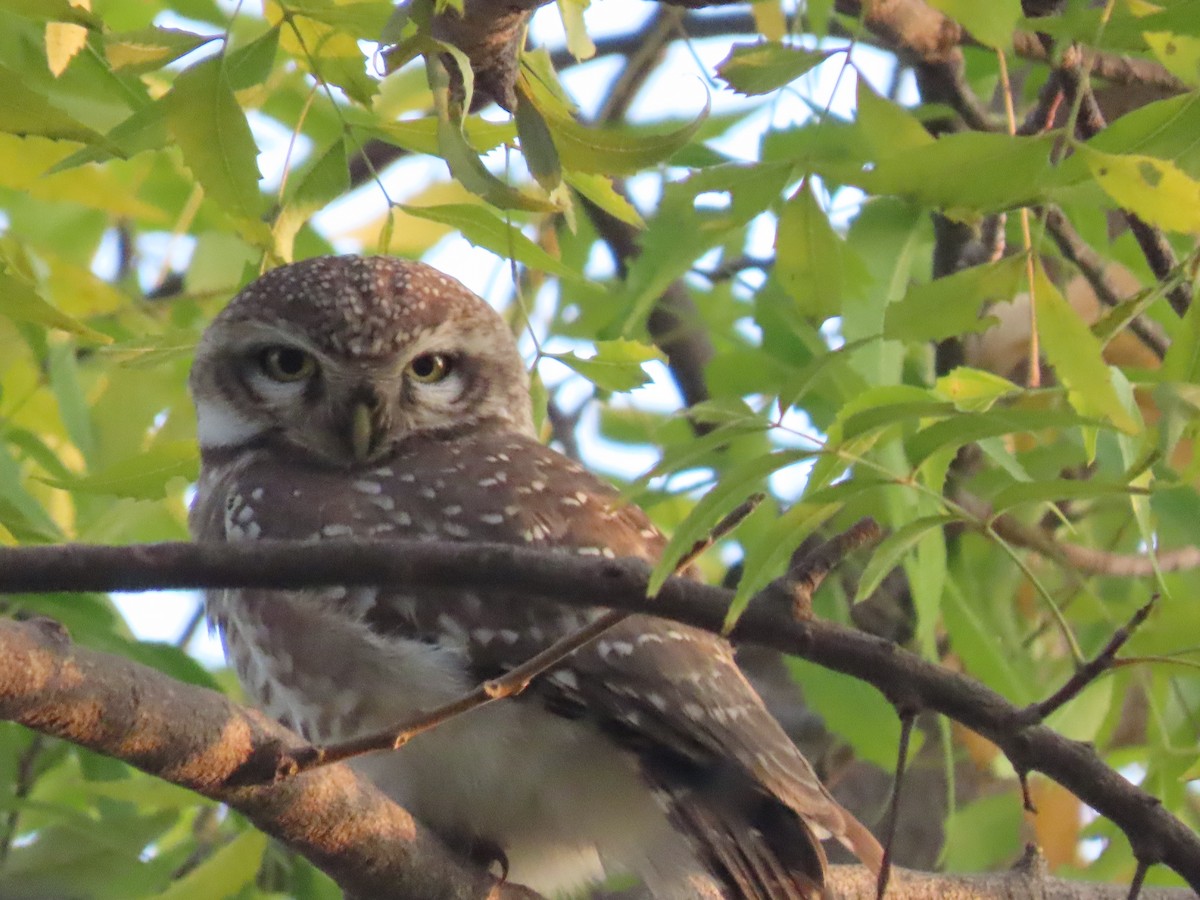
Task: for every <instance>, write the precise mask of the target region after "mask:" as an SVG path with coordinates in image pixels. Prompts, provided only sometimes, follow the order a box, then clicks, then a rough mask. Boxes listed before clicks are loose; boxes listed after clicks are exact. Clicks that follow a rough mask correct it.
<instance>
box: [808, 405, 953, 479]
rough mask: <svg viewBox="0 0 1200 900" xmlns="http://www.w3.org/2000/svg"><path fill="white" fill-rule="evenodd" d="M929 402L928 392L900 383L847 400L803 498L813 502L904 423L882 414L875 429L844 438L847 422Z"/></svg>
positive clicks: (857, 428)
mask: <svg viewBox="0 0 1200 900" xmlns="http://www.w3.org/2000/svg"><path fill="white" fill-rule="evenodd" d="M931 399H932V394H931V392H930V391H927V390H924V389H922V388H918V387H913V386H911V385H902V384H901V385H885V386H883V387H872V388H868V389H866V390H865V391H863V392H861V393H859V394H857V395H856V396H854V397H853V398H852V399H850V400H848V401H847V402H846V403H845V404H843V406H842V408H841V409H840V410H838V413H837V417H836V418H835V419H834V421H833V422H832V423H830V425H829V427H828V428H827V429H826V435H827V439H826V442H825V450H824V452H823V453H822V454H821V455H820V457H819V458H818V459H817V462H816V465H814V466H813V470H812V473H811V474H810V475H809V479H808V485H807V486H806V487H805V489H804V490H805V499H806V500H809V501H811V500H813V498H814V495H815V494H816V492H819V491H821V490H823V489H824V488H826V487H827V486H828V485H829V484H830V483H831V482H832V481H833V480H834V479H835V478H836V477H837V476H838V475H839V474H840V473H841V472H842V471H843V470H844V469H845V468H846V467H847V466H848V465H851V464H852V463H853V462H855V461H856V460H857V459H858V457H860V456H861V455H862V454H864V453H866V452H867V451H868V450H869V449H871V448H872V447H873V446H875V445H876V444H877V443H878V442H879V441H880V440H881V439H883V438H884V437H885V434H887V433H889V431H890V432H894V433H895V434H898V433H899V429H897V428H895V427H894V426H895V425H896V424H901V425H903V424H905V423H906V421H907V420H906V419H905V418H903V417H900V418H898V417H896V416H887V414H886V412H885V413H882V415H883V416H884V419H883V420H882V421H881V422H879V424H878V425H877V426H875V427H870V428H867V429H864V428H862V427H856V429H855V436H854V437H853V438H852V439H847V438H846V436H845V427H846V422H847V421H848V420H850V419H852V418H854V417H855V416H858V415H863V414H870V415H881V413H879V412H878V411H879V410H888V409H895V408H897V407H908V405H909V404H914V403H915V404H918V405H924V404H927V403H929V402H930V400H931ZM859 421H860V422H861V421H862V420H859ZM914 424H915V423H914Z"/></svg>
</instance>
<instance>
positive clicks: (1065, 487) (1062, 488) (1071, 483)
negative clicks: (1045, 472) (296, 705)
mask: <svg viewBox="0 0 1200 900" xmlns="http://www.w3.org/2000/svg"><path fill="white" fill-rule="evenodd" d="M1131 493H1144V491H1143V490H1141V489H1140V488H1135V487H1131V486H1130V485H1128V484H1126V483H1125V482H1124V481H1113V480H1110V479H1104V478H1089V479H1087V480H1080V479H1078V478H1059V479H1055V480H1053V481H1031V482H1020V483H1018V484H1010V485H1008V486H1007V487H1005V488H1003V489H1001V490H999V491H997V492H996V494H995V496H993V497H992V498H991V503H992V510H993V512H994V513H995V514H996V515H999V514H1000V513H1002V512H1005V511H1007V510H1009V509H1012V508H1013V507H1014V506H1021V505H1022V504H1025V503H1050V502H1052V501H1056V500H1094V499H1096V498H1098V497H1124V496H1127V495H1129V494H1131Z"/></svg>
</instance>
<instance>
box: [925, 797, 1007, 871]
mask: <svg viewBox="0 0 1200 900" xmlns="http://www.w3.org/2000/svg"><path fill="white" fill-rule="evenodd" d="M1023 817H1024V813H1023V812H1022V810H1021V801H1020V798H1019V797H1014V796H1013V795H1012V794H1010V793H1002V794H995V795H993V796H990V797H982V798H980V799H978V800H973V801H971V802H970V803H969V804H967V805H966V806H965V807H962V808H961V809H958V810H955V812H954V813H953V815H951V816H950V818H949V820H948V821H947V822H946V826H945V828H946V846H945V848H944V849H943V851H942V863H943V865H945V867H946V870H947V871H950V872H984V871H987V870H989V869H993V868H996V867H998V866H1005V865H1010V864H1011V863H1012V861H1013V860H1014V859H1016V858H1017V856H1019V855H1020V852H1021V826H1022V821H1023Z"/></svg>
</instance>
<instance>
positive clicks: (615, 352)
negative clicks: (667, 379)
mask: <svg viewBox="0 0 1200 900" xmlns="http://www.w3.org/2000/svg"><path fill="white" fill-rule="evenodd" d="M545 355H546V356H547V357H549V358H550V359H557V360H558V361H559V362H560V363H562V364H563V365H565V366H568V367H570V368H571V369H574V370H575V371H576V372H578V373H579V374H580V375H582V376H583V377H584V378H586V379H587V380H588V381H590V382H592V384H594V385H596V387H599V388H602V389H603V390H606V391H631V390H633V389H634V388H638V387H641V386H642V385H643V384H646V383H647V382H649V381H650V376H649V375H648V374H647V373H646V370H645V369H644V368H643V365H644V364H645V363H647V362H650V361H651V360H659V361H662V360H664V359H665V358H666V357H664V356H663V353H662V351H661V350H659V349H658V348H657V347H654V346H652V345H650V344H642V343H639V342H637V341H629V340H625V339H624V338H618V339H617V340H612V341H597V342H596V352H595V354H594V355H592V356H590V357H588V358H587V359H583V358H581V357H579V356H578V355H577V354H576V353H575V352H574V351H572V352H569V353H547V354H545Z"/></svg>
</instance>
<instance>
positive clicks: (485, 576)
mask: <svg viewBox="0 0 1200 900" xmlns="http://www.w3.org/2000/svg"><path fill="white" fill-rule="evenodd" d="M648 574H649V570H648V567H647V566H646V565H645V564H644V563H642V562H640V561H636V560H616V561H612V560H603V559H592V558H585V557H575V556H572V555H569V554H564V553H554V552H544V551H542V552H539V551H533V550H529V549H526V548H524V547H516V546H511V545H489V544H464V543H458V542H446V543H407V542H399V541H397V542H375V543H353V542H341V541H328V542H325V543H322V544H318V545H313V544H306V543H299V542H297V543H291V542H287V543H285V542H273V541H254V542H247V543H235V544H155V545H144V546H132V547H103V546H84V545H67V546H58V547H25V548H3V549H0V592H4V593H18V592H27V591H62V590H89V591H114V590H124V591H129V590H142V589H149V588H199V587H235V586H243V587H275V588H302V587H315V586H318V585H331V584H341V585H346V586H359V585H372V584H391V583H404V584H406V585H408V586H410V587H414V588H415V587H420V586H425V585H437V586H439V587H454V588H476V589H485V588H487V587H489V586H493V585H495V584H497V583H503V584H505V585H506V586H507V587H508V588H509V589H510V590H513V591H517V592H522V593H528V594H531V595H534V596H540V597H546V598H549V599H553V600H556V601H558V602H561V603H567V604H570V605H579V606H585V605H593V604H595V603H596V601H597V600H598V599H602V601H603V604H604V605H605V606H608V607H611V608H614V609H624V610H634V611H640V612H647V611H649V612H653V613H654V614H655V615H660V616H664V617H666V618H671V619H676V620H678V621H681V622H686V623H689V624H692V625H696V626H698V627H701V628H705V629H707V630H710V631H716V632H719V631H720V630H721V627H722V625H723V623H724V619H725V614H726V612H727V609H728V605H729V602H730V600H731V597H732V594H731V592H730V591H727V590H724V589H722V588H717V587H712V586H709V585H705V584H700V583H697V582H693V581H688V580H686V579H672V580H670V581H668V582H667V584H666V585H665V586H664V587H663V589H662V591H661V592H660V593H659V594H658V596H657V597H656V598H654V599H653V600H647V599H646V597H645V591H646V580H647V576H648ZM9 627H28V626H9ZM732 638H733V639H734V640H735V641H746V642H751V643H757V644H762V645H764V646H768V647H773V648H775V649H778V650H782V651H784V652H787V653H792V654H795V655H797V656H801V657H804V658H806V659H809V660H811V661H813V662H816V663H818V664H820V665H822V666H824V667H826V668H828V669H831V670H833V671H838V672H842V673H844V674H847V675H851V676H853V677H855V678H858V679H860V680H863V681H866V682H868V683H870V684H873V685H874V686H875V687H877V688H878V689H879V690H880V691H881V692H883V693H884V694H885V696H887V697H888V699H889V700H891V701H892V703H894V704H895V705H897V706H898V707H900V708H903V709H908V710H914V711H918V710H933V711H936V712H940V713H942V714H943V715H946V716H949V717H950V718H952V719H954V720H955V721H957V722H960V723H961V724H963V725H965V726H967V727H968V728H970V729H972V730H973V731H976V732H978V733H979V734H981V735H983V736H984V737H986V738H987V739H988V740H990V741H992V742H993V743H994V744H996V745H997V746H998V747H1000V749H1001V750H1002V751H1003V752H1004V753H1005V754H1006V755H1007V756H1008V757H1009V758H1010V759H1011V760H1012V762H1013V764H1014V766H1015V767H1016V768H1017V770H1018V771H1039V772H1042V773H1044V774H1046V775H1048V776H1049V777H1050V778H1052V779H1053V780H1054V781H1057V782H1058V783H1059V784H1061V785H1063V786H1064V787H1066V788H1067V789H1068V790H1070V791H1071V792H1072V793H1074V794H1075V795H1076V796H1077V797H1079V798H1080V799H1081V800H1083V801H1084V802H1085V803H1087V804H1088V805H1089V806H1091V807H1092V808H1093V809H1095V810H1096V811H1097V812H1099V813H1100V814H1101V815H1104V816H1105V817H1107V818H1109V819H1111V820H1112V821H1113V822H1114V823H1115V824H1116V825H1117V826H1118V827H1119V828H1120V829H1121V830H1122V831H1123V832H1124V833H1125V835H1126V836H1127V838H1128V839H1129V841H1130V843H1131V844H1132V846H1133V849H1134V853H1135V855H1136V856H1137V858H1138V859H1139V860H1143V861H1149V862H1152V863H1156V862H1157V863H1162V864H1164V865H1167V866H1169V867H1170V868H1171V869H1173V870H1174V871H1175V872H1177V873H1178V874H1179V875H1181V876H1182V877H1183V878H1184V879H1185V880H1187V882H1188V883H1189V884H1190V885H1191V886H1192V887H1193V888H1194V889H1197V888H1200V838H1198V837H1197V835H1196V834H1195V833H1194V832H1193V831H1192V830H1191V829H1189V828H1188V827H1187V826H1186V825H1184V824H1183V823H1182V822H1180V821H1179V820H1178V819H1177V818H1175V817H1174V816H1173V815H1171V814H1170V813H1169V812H1167V811H1166V810H1165V809H1164V808H1163V806H1162V804H1161V803H1159V802H1158V801H1157V800H1156V799H1155V798H1154V797H1152V796H1150V795H1149V794H1147V793H1146V792H1144V791H1142V790H1141V789H1140V788H1138V787H1137V786H1136V785H1133V784H1131V783H1130V782H1129V781H1128V780H1126V779H1125V778H1123V777H1122V776H1121V775H1120V774H1119V773H1117V772H1116V771H1114V770H1113V769H1111V768H1110V767H1108V766H1107V765H1105V763H1104V762H1103V761H1102V760H1101V759H1100V757H1099V755H1098V754H1097V753H1096V751H1095V750H1094V749H1093V748H1092V747H1091V746H1090V745H1088V744H1083V743H1079V742H1076V741H1070V740H1068V739H1066V738H1064V737H1063V736H1061V735H1059V734H1057V733H1056V732H1054V731H1053V730H1052V729H1050V728H1048V727H1046V726H1045V725H1043V724H1041V723H1040V722H1038V721H1036V716H1031V715H1030V713H1029V711H1028V710H1021V709H1018V708H1017V707H1015V706H1013V705H1012V704H1011V703H1009V702H1008V701H1007V700H1005V699H1004V698H1003V697H1001V696H1000V695H999V694H997V693H995V692H994V691H992V690H990V689H989V688H987V687H985V686H984V685H982V684H979V683H978V682H976V681H974V680H972V679H970V678H967V677H965V676H963V675H959V674H957V673H954V672H952V671H949V670H947V669H944V668H942V667H940V666H937V665H934V664H932V663H929V662H926V661H925V660H922V659H920V658H919V657H917V656H915V655H913V654H911V653H908V652H906V651H904V650H902V649H900V648H898V647H896V646H895V645H894V644H892V643H890V642H887V641H884V640H880V639H878V638H874V637H871V636H868V635H865V634H862V633H860V632H857V631H854V630H852V629H848V628H845V627H843V626H840V625H836V624H832V623H827V622H819V621H800V620H797V619H796V618H795V617H794V616H793V615H792V613H791V610H790V609H789V608H786V607H785V605H784V604H779V603H770V602H762V601H755V602H752V603H751V604H750V607H749V608H748V609H747V611H746V613H745V614H744V615H743V616H742V618H741V619H740V620H739V621H738V624H737V627H736V628H735V629H734V631H733V634H732ZM0 658H3V659H5V660H12V659H13V657H12V656H11V655H10V654H9V655H5V654H0ZM47 665H48V663H47V661H46V658H45V657H43V658H42V660H41V661H40V662H39V663H37V664H36V665H35V664H33V663H30V662H22V663H21V664H19V665H16V666H9V667H6V669H9V668H11V669H14V671H6V672H5V674H4V676H3V677H4V679H5V680H4V681H0V684H3V685H5V689H4V690H3V691H0V697H8V696H9V694H10V693H11V688H9V687H7V686H8V685H9V684H11V683H13V681H14V679H15V682H16V683H17V684H18V685H19V686H20V687H21V689H22V693H21V696H23V697H24V700H25V702H26V703H28V702H30V699H31V697H33V698H34V699H36V694H37V693H38V691H39V690H46V689H48V688H50V687H53V678H51V677H49V676H43V675H41V672H44V671H45V670H46V668H47ZM129 665H132V664H129ZM30 670H37V671H34V672H33V673H32V675H31V673H30ZM55 671H57V670H55ZM64 671H69V672H71V673H75V674H73V678H72V681H71V684H69V685H67V686H66V687H67V689H68V696H69V689H70V687H71V686H74V687H76V688H78V687H79V684H80V678H79V677H78V674H77V673H78V671H79V668H78V666H75V667H72V668H70V669H69V670H68V669H64ZM100 674H102V673H100V672H97V676H98V677H99V675H100ZM39 676H40V677H39ZM31 678H32V681H31V680H30V679H31ZM31 691H32V693H31ZM121 702H123V703H124V704H125V705H126V706H128V705H129V704H130V701H129V699H128V697H126V699H125V700H124V701H121ZM162 702H166V701H165V700H163V701H162ZM172 702H173V703H177V701H175V700H174V699H172ZM76 706H77V708H79V709H80V710H82V709H90V710H93V712H94V709H95V707H94V706H87V705H86V704H83V703H77V704H76ZM39 708H40V709H41V712H40V713H37V714H34V715H32V716H31V715H29V714H27V713H25V712H24V711H23V710H22V709H21V707H20V705H17V706H15V707H14V705H13V704H12V701H11V700H6V701H5V703H4V705H3V706H2V707H0V711H6V710H7V711H12V712H6V714H12V715H14V717H15V716H16V715H20V716H22V719H21V720H22V721H26V722H29V723H31V724H34V726H35V727H37V724H36V723H40V724H42V725H43V726H45V725H46V724H47V723H49V724H50V725H51V726H52V727H66V726H69V727H67V730H68V731H69V732H72V733H74V732H78V734H79V736H80V737H81V738H82V740H83V742H88V741H90V742H91V744H89V745H92V746H94V745H96V744H97V742H98V741H99V739H100V738H107V741H108V745H110V746H116V747H118V748H119V747H120V746H122V745H121V743H120V737H119V736H120V735H122V734H124V730H122V728H121V727H118V728H113V723H112V722H110V721H109V720H105V722H104V724H103V725H101V724H99V723H97V722H96V720H95V717H94V715H93V716H92V717H91V718H90V719H86V718H80V719H79V721H77V722H74V721H73V720H72V718H71V717H70V716H67V717H62V718H65V719H66V722H65V723H64V725H63V726H55V722H56V721H57V720H58V719H59V718H60V717H58V716H57V715H55V714H53V710H54V706H53V705H52V704H51V705H42V706H41V707H39ZM168 709H174V710H176V711H177V709H178V707H177V706H174V707H166V706H163V707H160V712H161V713H163V714H165V713H166V711H167V710H168ZM227 717H228V712H226V714H225V718H222V719H221V722H224V721H226V718H227ZM152 721H158V722H159V723H160V727H162V726H161V723H162V721H163V719H161V718H159V719H157V720H152ZM235 721H237V722H243V721H258V722H259V724H260V725H261V727H262V728H263V729H265V731H264V734H265V737H266V738H280V737H281V733H280V731H279V730H278V727H277V726H270V724H269V723H266V722H265V721H262V720H261V719H258V720H254V719H253V718H252V717H247V716H245V715H238V716H237V717H235ZM137 722H138V719H137V718H136V717H132V718H131V717H129V716H128V715H127V716H126V718H125V720H124V727H132V726H133V725H135V724H137ZM238 727H239V728H241V729H246V728H248V727H250V726H248V725H239V726H238ZM63 736H69V735H68V734H64V735H63ZM72 739H73V738H72ZM241 740H242V744H241V746H242V748H243V749H242V751H241V752H240V754H236V755H235V756H234V758H232V759H229V760H228V761H227V762H225V764H224V765H223V769H222V771H223V772H224V773H225V778H226V779H228V777H229V775H230V774H232V773H234V772H236V771H237V770H238V769H239V767H241V766H242V765H244V764H245V762H246V760H247V759H249V752H250V749H251V746H247V744H248V741H247V739H245V738H243V739H241ZM113 741H116V742H117V743H116V744H113ZM184 747H185V751H186V752H185V756H184V758H187V759H191V758H192V757H193V756H194V755H195V754H196V752H197V748H196V746H195V744H194V743H192V742H189V743H187V744H185V745H184ZM139 758H140V757H139ZM156 759H158V758H157V757H155V756H154V755H153V754H152V755H150V756H149V758H148V760H142V761H140V762H138V763H137V764H138V765H139V766H140V767H142V768H150V765H148V764H147V763H150V764H152V763H154V762H155V760H156ZM157 768H159V769H160V770H161V769H167V770H170V771H173V769H172V768H168V763H167V762H166V761H164V760H161V759H158V766H157ZM334 769H336V767H334ZM306 777H308V776H306ZM217 787H218V788H219V789H220V792H221V793H229V794H231V796H232V798H233V800H235V801H237V802H242V803H245V802H247V800H248V799H252V798H253V796H255V795H254V793H253V791H252V792H251V793H250V794H249V795H247V794H244V793H241V792H239V791H238V790H231V789H230V788H229V786H228V785H227V784H224V783H221V784H219V785H218V786H217ZM200 788H201V792H205V790H208V791H213V790H214V785H213V784H212V783H211V781H208V780H204V781H202V782H201V783H200ZM347 789H348V788H347ZM242 790H245V789H242ZM255 790H273V789H265V788H260V789H255ZM212 795H215V794H210V796H212ZM220 799H223V797H220ZM343 808H344V807H343ZM248 814H249V813H248ZM314 814H315V813H314ZM321 815H322V821H325V822H328V821H329V819H328V818H327V817H325V816H326V813H325V812H322V813H321ZM353 818H354V819H355V821H356V822H357V820H358V819H359V818H360V814H359V813H356V815H355V816H354V817H353ZM394 827H395V826H394ZM407 827H408V828H409V829H410V830H411V828H412V825H411V823H410V824H409V825H408V826H407ZM309 840H311V839H309ZM359 862H360V864H361V860H359ZM421 896H431V895H429V894H421Z"/></svg>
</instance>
